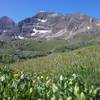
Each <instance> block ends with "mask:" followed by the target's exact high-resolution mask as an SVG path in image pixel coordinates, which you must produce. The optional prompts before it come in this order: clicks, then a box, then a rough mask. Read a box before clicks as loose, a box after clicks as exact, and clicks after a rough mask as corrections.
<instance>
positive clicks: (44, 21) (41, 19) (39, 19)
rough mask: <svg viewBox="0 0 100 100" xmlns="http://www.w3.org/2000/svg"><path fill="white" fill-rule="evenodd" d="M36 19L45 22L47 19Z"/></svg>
mask: <svg viewBox="0 0 100 100" xmlns="http://www.w3.org/2000/svg"><path fill="white" fill-rule="evenodd" d="M37 20H38V21H40V22H42V23H45V22H47V19H39V18H38V19H37Z"/></svg>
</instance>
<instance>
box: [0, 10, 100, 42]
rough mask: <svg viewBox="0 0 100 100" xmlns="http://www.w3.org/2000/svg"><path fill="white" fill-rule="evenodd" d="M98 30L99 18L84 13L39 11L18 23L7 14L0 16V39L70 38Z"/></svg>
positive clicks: (99, 27)
mask: <svg viewBox="0 0 100 100" xmlns="http://www.w3.org/2000/svg"><path fill="white" fill-rule="evenodd" d="M98 31H100V19H97V18H95V17H91V16H87V15H85V14H84V13H74V14H65V15H62V14H60V13H57V12H39V13H37V14H35V15H34V16H32V17H29V18H25V19H23V20H21V21H19V22H18V23H16V22H14V21H13V20H12V19H10V18H9V17H7V16H4V17H0V39H5V37H7V38H8V37H9V38H11V39H35V40H39V39H45V40H51V39H65V40H69V39H72V38H73V37H74V36H75V35H76V34H78V33H80V34H83V33H90V34H91V35H92V32H94V34H95V33H97V32H98Z"/></svg>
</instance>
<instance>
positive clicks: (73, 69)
mask: <svg viewBox="0 0 100 100" xmlns="http://www.w3.org/2000/svg"><path fill="white" fill-rule="evenodd" d="M10 66H11V67H12V68H16V69H18V70H22V71H25V72H31V73H40V74H41V73H44V75H50V76H52V77H58V76H60V75H61V74H63V75H68V74H69V73H70V74H71V73H77V74H79V75H80V76H81V78H82V79H83V80H84V81H85V82H87V83H93V84H96V85H100V79H99V77H100V45H95V46H90V47H85V48H82V49H77V50H74V51H71V52H65V53H53V54H50V55H48V56H46V57H40V58H36V59H31V60H25V61H23V62H17V63H14V64H11V65H10ZM51 73H52V74H51Z"/></svg>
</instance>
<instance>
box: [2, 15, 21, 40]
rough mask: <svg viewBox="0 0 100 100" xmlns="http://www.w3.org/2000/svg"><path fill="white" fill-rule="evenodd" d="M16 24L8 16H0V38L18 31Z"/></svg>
mask: <svg viewBox="0 0 100 100" xmlns="http://www.w3.org/2000/svg"><path fill="white" fill-rule="evenodd" d="M18 30H19V28H18V25H17V24H16V23H15V22H14V21H13V20H12V19H10V18H9V17H7V16H3V17H0V39H5V38H8V37H11V38H12V37H14V36H16V35H17V34H18V33H19V31H18Z"/></svg>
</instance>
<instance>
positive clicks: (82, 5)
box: [0, 0, 100, 21]
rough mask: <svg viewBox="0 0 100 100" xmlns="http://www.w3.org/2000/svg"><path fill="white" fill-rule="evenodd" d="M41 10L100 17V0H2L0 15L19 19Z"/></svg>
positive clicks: (0, 2) (0, 1) (0, 0)
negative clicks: (80, 13) (81, 13)
mask: <svg viewBox="0 0 100 100" xmlns="http://www.w3.org/2000/svg"><path fill="white" fill-rule="evenodd" d="M39 11H53V12H60V13H63V14H66V13H77V12H83V13H86V14H88V15H90V16H95V17H97V18H100V0H0V17H1V16H9V17H11V18H12V19H13V20H15V21H19V20H21V19H23V18H26V17H30V16H33V15H34V14H36V13H37V12H39Z"/></svg>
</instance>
